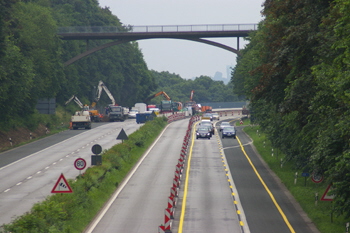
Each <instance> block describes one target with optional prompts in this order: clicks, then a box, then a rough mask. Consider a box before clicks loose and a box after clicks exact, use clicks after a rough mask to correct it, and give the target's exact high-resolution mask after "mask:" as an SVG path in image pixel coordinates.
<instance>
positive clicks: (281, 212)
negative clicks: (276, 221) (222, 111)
mask: <svg viewBox="0 0 350 233" xmlns="http://www.w3.org/2000/svg"><path fill="white" fill-rule="evenodd" d="M237 141H238V143H239V145H240V146H241V150H242V151H243V154H244V155H245V157H246V158H247V160H248V162H249V164H250V166H251V167H252V168H253V170H254V172H255V174H256V176H257V177H258V179H259V180H260V182H261V184H262V185H263V186H264V188H265V190H266V192H267V193H268V194H269V196H270V198H271V200H272V202H273V203H274V204H275V206H276V208H277V209H278V212H279V213H280V215H281V216H282V218H283V220H284V222H285V223H286V225H287V226H288V228H289V230H290V232H292V233H295V231H294V229H293V227H292V225H291V224H290V223H289V221H288V218H287V217H286V215H285V214H284V212H283V210H282V209H281V207H280V206H279V205H278V203H277V201H276V199H275V197H274V196H273V194H272V192H271V191H270V189H269V188H268V187H267V185H266V184H265V182H264V180H263V179H262V178H261V176H260V174H259V172H258V171H257V170H256V168H255V166H254V164H253V163H252V161H251V160H250V158H249V156H248V155H247V153H246V152H245V150H244V146H243V145H242V143H241V141H240V140H239V138H238V137H237Z"/></svg>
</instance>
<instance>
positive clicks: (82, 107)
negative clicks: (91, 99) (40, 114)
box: [64, 95, 88, 109]
mask: <svg viewBox="0 0 350 233" xmlns="http://www.w3.org/2000/svg"><path fill="white" fill-rule="evenodd" d="M72 100H74V102H75V103H76V104H77V105H79V107H80V108H81V109H84V108H85V109H86V107H88V106H85V107H84V105H83V103H82V102H81V101H80V100H79V99H78V97H76V95H72V97H70V99H69V100H67V102H66V103H65V104H64V105H67V104H69V103H70V102H71V101H72Z"/></svg>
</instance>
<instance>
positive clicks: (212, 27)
mask: <svg viewBox="0 0 350 233" xmlns="http://www.w3.org/2000/svg"><path fill="white" fill-rule="evenodd" d="M257 29H258V24H208V25H165V26H164V25H158V26H157V25H152V26H128V27H126V28H120V27H116V26H101V27H100V26H91V27H81V26H76V27H59V28H58V33H59V34H61V33H126V32H131V33H140V32H215V31H255V30H257Z"/></svg>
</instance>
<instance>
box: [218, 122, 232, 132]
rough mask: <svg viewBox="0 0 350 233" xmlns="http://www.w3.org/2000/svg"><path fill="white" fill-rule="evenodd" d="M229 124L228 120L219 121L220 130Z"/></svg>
mask: <svg viewBox="0 0 350 233" xmlns="http://www.w3.org/2000/svg"><path fill="white" fill-rule="evenodd" d="M230 126H231V125H230V122H228V121H223V122H221V124H220V131H222V130H223V129H224V128H225V127H230Z"/></svg>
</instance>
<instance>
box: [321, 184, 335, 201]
mask: <svg viewBox="0 0 350 233" xmlns="http://www.w3.org/2000/svg"><path fill="white" fill-rule="evenodd" d="M331 191H332V185H331V184H330V185H328V187H327V189H326V191H325V192H324V194H323V195H322V197H321V201H333V199H334V196H335V195H334V194H330V193H331Z"/></svg>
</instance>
